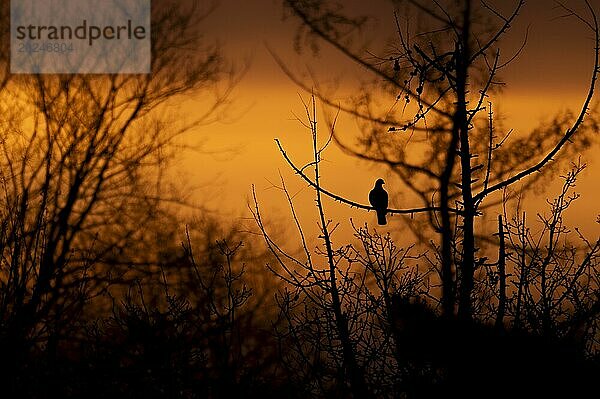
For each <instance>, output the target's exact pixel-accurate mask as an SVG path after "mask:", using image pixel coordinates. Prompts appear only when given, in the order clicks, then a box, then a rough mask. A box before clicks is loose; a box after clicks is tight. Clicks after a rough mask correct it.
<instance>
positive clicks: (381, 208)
mask: <svg viewBox="0 0 600 399" xmlns="http://www.w3.org/2000/svg"><path fill="white" fill-rule="evenodd" d="M384 184H385V182H384V181H383V179H377V181H376V182H375V187H374V188H373V190H371V191H370V192H369V202H370V203H371V206H372V207H373V208H375V212H377V223H378V224H380V225H384V224H387V221H386V219H385V215H386V214H387V207H388V193H387V191H385V190H384V189H383V185H384Z"/></svg>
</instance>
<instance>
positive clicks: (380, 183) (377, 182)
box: [375, 179, 385, 187]
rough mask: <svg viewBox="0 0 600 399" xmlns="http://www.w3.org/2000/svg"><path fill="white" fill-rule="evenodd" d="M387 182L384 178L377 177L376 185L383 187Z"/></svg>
mask: <svg viewBox="0 0 600 399" xmlns="http://www.w3.org/2000/svg"><path fill="white" fill-rule="evenodd" d="M384 184H385V182H384V181H383V179H377V181H376V182H375V186H378V187H381V186H383V185H384Z"/></svg>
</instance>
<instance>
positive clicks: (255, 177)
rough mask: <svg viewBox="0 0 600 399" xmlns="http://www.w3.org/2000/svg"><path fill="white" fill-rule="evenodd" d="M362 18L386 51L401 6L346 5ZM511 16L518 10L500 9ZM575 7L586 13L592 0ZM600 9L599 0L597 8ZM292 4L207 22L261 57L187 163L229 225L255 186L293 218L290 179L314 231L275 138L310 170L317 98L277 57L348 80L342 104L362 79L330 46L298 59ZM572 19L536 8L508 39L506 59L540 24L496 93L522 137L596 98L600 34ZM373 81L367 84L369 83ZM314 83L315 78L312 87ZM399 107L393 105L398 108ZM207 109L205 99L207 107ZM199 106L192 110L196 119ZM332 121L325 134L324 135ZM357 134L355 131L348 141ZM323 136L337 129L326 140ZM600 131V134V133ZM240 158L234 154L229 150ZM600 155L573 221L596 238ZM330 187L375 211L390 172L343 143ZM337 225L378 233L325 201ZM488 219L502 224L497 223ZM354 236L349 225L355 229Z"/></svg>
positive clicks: (356, 214)
mask: <svg viewBox="0 0 600 399" xmlns="http://www.w3.org/2000/svg"><path fill="white" fill-rule="evenodd" d="M343 3H344V4H345V5H347V7H349V9H350V10H352V12H353V13H361V12H368V13H370V14H372V15H374V17H375V18H376V19H375V20H374V21H373V23H372V24H371V25H370V26H371V28H370V29H368V30H367V31H366V32H365V33H366V35H367V36H370V37H373V38H374V39H375V38H379V39H377V40H373V41H372V43H373V44H372V48H370V49H372V50H373V51H374V52H378V51H380V50H381V49H382V44H383V45H384V44H385V38H384V39H383V40H382V39H381V37H385V36H388V35H389V34H390V32H391V31H392V30H393V29H394V26H393V24H394V21H393V15H392V13H393V10H394V7H393V4H392V2H390V1H384V0H380V1H372V2H371V1H369V2H367V1H356V0H353V1H345V2H343ZM495 3H496V4H501V6H502V7H507V6H510V5H512V4H513V3H514V1H512V0H511V1H508V0H506V1H496V2H495ZM567 3H568V4H569V5H571V6H573V7H576V8H578V9H581V5H582V2H581V1H579V0H569V1H567ZM592 3H593V4H594V5H595V6H596V8H597V10H598V12H600V2H598V1H593V2H592ZM284 14H285V13H284V11H283V9H282V6H281V3H280V2H279V1H276V0H251V1H242V0H221V2H220V6H219V7H218V8H217V10H216V11H215V12H214V14H213V15H212V16H211V17H210V18H209V19H208V20H207V21H206V26H205V27H204V29H203V30H204V31H205V32H207V37H208V38H210V39H214V40H218V41H219V43H222V44H223V46H224V50H225V53H226V55H227V56H228V57H230V58H231V59H232V60H233V61H234V62H237V63H238V64H242V63H243V62H244V59H250V66H249V69H248V71H247V72H246V74H245V76H244V78H243V79H242V81H241V82H240V83H239V84H238V86H237V88H236V90H235V92H234V95H233V98H232V99H233V100H234V102H233V105H232V107H231V108H230V110H231V111H232V112H231V113H230V114H228V115H227V116H226V117H225V118H224V119H223V120H222V121H220V122H218V123H215V124H212V125H209V126H205V127H202V128H198V129H197V130H195V131H194V132H192V133H191V134H190V135H189V139H190V140H191V142H193V143H201V144H202V147H203V149H204V150H205V151H208V152H212V153H211V154H202V153H190V154H189V155H188V156H187V158H186V159H185V161H184V162H182V163H180V165H179V166H178V168H179V169H178V170H179V171H180V172H179V173H180V174H181V175H182V176H184V177H185V179H187V180H190V181H193V182H199V183H200V184H201V183H203V182H206V183H207V184H211V185H214V186H213V187H216V188H214V189H213V188H211V191H210V192H211V194H210V195H207V194H206V191H204V190H199V191H198V201H199V203H203V204H204V205H208V206H209V207H210V208H213V209H219V210H220V211H221V213H222V214H223V215H224V216H228V217H247V216H248V214H249V213H248V211H247V206H246V204H247V202H248V201H249V198H250V192H251V185H252V184H255V185H256V190H257V195H258V196H259V200H260V202H261V208H262V211H263V212H264V214H265V216H267V217H269V218H272V219H274V220H285V221H286V223H287V221H288V215H289V212H288V211H287V203H286V200H285V198H284V196H283V195H282V193H281V192H280V191H278V190H277V189H274V188H273V184H279V179H280V178H279V173H280V172H281V174H282V175H283V176H284V177H285V179H286V184H287V185H288V186H289V188H290V191H291V192H292V194H297V196H296V197H295V201H296V204H297V206H298V207H299V208H301V210H302V212H303V214H304V217H305V219H304V222H305V223H306V224H307V225H310V226H307V227H309V228H312V227H314V226H313V225H314V224H315V222H314V218H313V216H314V214H313V213H311V212H313V211H312V206H313V204H314V202H313V192H312V191H311V190H309V189H308V188H306V185H305V184H302V183H300V181H299V179H298V178H297V177H295V176H294V175H293V174H292V173H291V172H290V170H289V168H288V167H287V166H286V165H285V163H284V161H283V159H282V157H281V155H280V154H279V153H278V151H277V148H276V146H275V143H274V141H273V140H274V138H280V139H281V140H282V142H283V144H284V146H285V147H286V149H287V150H288V152H289V153H290V155H291V156H292V157H293V158H294V159H295V160H297V161H298V163H303V162H306V161H308V160H309V157H310V153H309V150H310V145H311V143H310V137H309V135H308V133H306V132H305V130H304V129H303V127H302V126H301V125H300V124H299V123H298V122H297V121H294V116H293V114H296V115H304V110H303V106H302V103H301V102H300V100H299V97H298V95H299V94H300V95H302V96H303V97H304V98H306V99H307V98H308V95H307V93H305V92H303V91H302V90H301V89H300V88H299V87H298V86H296V85H295V84H294V83H293V82H292V81H291V80H290V79H289V77H288V76H286V74H285V73H284V72H283V71H282V70H281V68H280V67H279V66H278V65H277V63H276V62H275V61H274V59H273V57H272V56H271V54H270V53H269V50H268V49H269V48H270V49H272V50H273V51H274V52H275V53H276V54H278V56H279V57H281V58H282V59H283V60H284V61H285V63H286V64H287V65H289V66H290V68H291V69H292V70H293V71H294V72H296V73H300V74H302V73H306V72H307V71H308V70H311V71H313V72H314V73H315V75H316V76H317V77H318V80H319V82H330V81H332V79H334V78H336V77H339V78H340V80H339V85H340V90H339V94H338V95H339V98H337V99H338V100H340V101H343V100H344V88H346V87H349V86H347V84H349V83H348V82H350V83H352V81H353V80H355V79H358V78H359V77H360V76H361V74H360V73H361V70H360V69H359V68H357V67H356V66H353V65H352V64H349V63H348V62H347V61H346V60H344V59H343V58H340V56H339V55H338V54H337V53H335V51H332V49H331V48H329V47H328V46H327V45H323V48H322V51H321V52H320V53H319V55H318V56H313V55H312V54H311V52H310V51H306V52H305V53H303V54H301V55H298V54H297V53H295V52H294V50H293V39H294V33H295V30H296V28H297V26H298V21H297V20H296V19H295V18H294V17H288V18H285V19H284V18H283V16H284ZM562 14H563V12H562V11H560V10H558V9H556V8H554V7H553V2H552V1H546V0H535V1H533V0H530V1H527V4H526V6H525V9H524V11H523V12H522V13H521V15H520V17H519V18H518V20H517V23H516V24H515V25H514V27H513V29H511V30H510V33H509V35H508V36H507V38H506V41H505V46H503V48H504V49H505V50H504V51H505V54H512V53H513V52H514V51H515V50H516V49H518V47H519V46H520V44H521V42H522V41H523V38H524V33H525V30H526V28H527V26H528V25H529V38H528V42H527V46H526V48H525V50H524V52H523V54H522V55H521V56H520V57H519V58H518V59H517V60H516V61H514V62H513V64H511V65H510V66H509V67H508V68H506V69H505V70H504V72H503V73H502V74H501V76H502V78H503V80H504V81H505V82H506V83H507V86H506V88H505V91H504V93H503V94H502V95H501V96H496V98H495V99H494V107H495V109H496V111H497V113H498V114H502V115H503V118H504V126H505V127H506V128H514V129H515V131H516V132H519V134H523V133H524V132H526V131H527V130H528V129H531V128H532V127H534V126H536V125H537V124H538V122H539V121H540V120H543V119H548V118H549V117H550V116H552V115H553V114H555V113H557V112H559V111H560V110H564V109H566V108H571V109H573V110H574V111H577V112H578V110H579V108H580V106H581V104H582V102H583V99H584V97H585V95H586V90H587V86H588V84H589V78H590V72H591V68H592V66H593V63H592V62H593V60H592V57H593V43H592V41H591V34H590V32H588V31H586V30H585V29H584V28H583V27H582V26H581V24H578V23H577V21H575V20H574V19H572V18H571V19H565V18H557V17H559V16H560V15H562ZM363 76H364V75H363ZM307 81H308V80H307ZM389 101H390V104H391V103H392V102H393V99H390V100H389ZM200 103H201V102H200V101H199V102H198V104H200ZM194 104H195V103H194V101H191V105H190V106H189V107H188V108H189V111H187V109H186V112H191V113H193V112H194V106H195V105H194ZM324 125H325V124H324V123H323V124H322V126H323V127H324ZM357 129H358V128H357V125H356V123H355V121H354V119H353V118H352V117H351V116H348V115H343V114H342V115H341V116H340V119H339V122H338V132H341V133H342V134H343V135H346V134H347V135H348V137H350V138H351V137H354V136H355V135H356V132H357ZM346 132H347V133H346ZM321 134H322V135H323V136H325V135H326V132H322V133H321ZM598 134H600V133H598ZM226 149H229V150H231V151H220V150H226ZM599 154H600V149H599V148H598V145H596V146H595V147H594V148H592V149H591V150H590V151H588V152H587V153H585V154H583V156H582V159H583V161H585V162H586V163H587V164H588V169H587V170H586V172H585V173H584V174H583V177H582V178H581V179H580V181H579V182H578V185H577V189H578V192H580V193H581V194H582V198H581V199H579V200H578V201H577V202H576V203H575V205H573V207H572V209H570V210H569V213H568V218H569V220H568V222H569V223H571V224H575V225H579V226H582V227H583V228H584V231H586V232H587V233H588V234H591V235H592V236H597V234H598V231H599V230H600V228H599V227H600V226H599V225H598V224H596V223H594V221H595V219H596V215H598V214H600V207H599V206H598V199H597V198H598V194H599V190H600V188H599V187H598V181H599V177H600V162H599V161H598V160H597V159H598V155H599ZM325 158H326V160H325V162H324V163H323V185H324V187H326V188H327V189H329V190H331V191H334V192H336V193H338V194H341V195H343V196H345V197H347V198H349V199H352V200H355V201H357V202H361V203H367V193H368V191H369V190H370V189H371V187H372V185H373V182H374V181H375V180H376V178H377V177H379V176H385V172H384V171H381V170H378V169H375V168H373V167H370V166H368V165H366V164H365V163H361V162H359V161H357V160H356V159H354V158H351V157H348V156H346V155H343V154H341V152H340V151H339V150H337V149H336V148H334V147H333V146H332V147H331V148H330V149H329V150H328V153H327V154H326V155H325ZM558 187H559V186H558V185H556V184H555V185H551V186H550V187H549V188H548V194H547V195H542V196H540V197H539V198H538V199H536V200H533V199H532V200H531V204H533V206H530V212H532V211H535V212H537V211H540V210H544V209H543V208H542V207H543V202H542V201H541V199H544V198H546V197H547V196H552V195H554V194H555V193H556V191H557V189H558ZM386 188H387V190H388V191H389V192H390V194H391V196H390V198H391V201H390V205H391V206H392V207H397V208H407V207H411V206H421V205H422V204H421V203H408V204H407V203H402V199H403V196H402V193H401V192H400V193H398V192H397V190H395V189H394V184H393V180H390V181H388V184H387V185H386ZM326 206H327V209H326V210H327V211H328V214H329V217H330V218H333V219H335V220H337V221H339V222H341V223H342V224H345V225H347V224H348V223H347V221H348V219H349V218H350V217H352V218H353V220H354V221H355V223H356V224H357V225H361V224H363V223H364V222H365V221H368V222H369V223H372V224H374V220H375V219H374V218H375V216H374V213H366V212H364V211H359V210H351V209H348V208H347V207H346V206H344V205H341V204H337V203H336V204H334V203H332V202H330V201H328V202H326ZM488 217H490V218H492V219H494V218H495V216H494V215H493V214H490V215H488ZM398 220H399V219H398V218H392V222H391V223H390V224H389V225H388V228H390V229H394V228H395V227H397V226H398V225H397V224H396V223H397V222H396V221H398ZM346 227H347V226H346Z"/></svg>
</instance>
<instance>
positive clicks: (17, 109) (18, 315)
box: [0, 2, 238, 379]
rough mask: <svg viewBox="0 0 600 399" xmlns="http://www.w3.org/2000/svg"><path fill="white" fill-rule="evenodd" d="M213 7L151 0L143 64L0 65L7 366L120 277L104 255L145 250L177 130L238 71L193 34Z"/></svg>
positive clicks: (0, 250) (0, 268)
mask: <svg viewBox="0 0 600 399" xmlns="http://www.w3.org/2000/svg"><path fill="white" fill-rule="evenodd" d="M5 5H6V4H3V8H2V10H3V14H2V16H3V18H4V19H3V21H4V22H6V18H7V14H6V13H4V11H5V7H4V6H5ZM211 11H212V6H208V7H206V8H203V7H201V6H199V3H197V2H181V3H178V4H177V5H173V4H172V3H169V2H155V3H154V4H153V7H152V22H153V30H152V54H153V59H152V65H151V69H152V73H150V74H148V75H77V74H72V75H10V74H8V72H6V73H5V74H4V75H3V76H2V79H3V80H2V82H3V86H2V87H1V89H2V90H1V91H0V104H2V120H1V121H0V123H1V124H2V125H1V126H2V128H1V129H0V138H1V140H0V146H1V151H2V160H1V161H0V186H1V192H2V198H1V199H0V204H1V208H0V226H1V230H0V256H1V262H0V284H1V290H0V291H1V292H0V323H1V326H2V328H1V336H0V340H1V342H2V349H3V351H4V354H5V355H4V356H5V358H6V359H8V360H5V362H6V363H7V364H11V365H13V366H11V370H13V371H14V373H18V370H19V364H20V361H19V360H22V358H23V357H24V356H27V354H28V352H29V350H30V349H32V348H33V347H34V346H36V345H38V344H39V345H42V346H44V347H45V348H46V349H48V350H51V347H50V346H48V345H46V344H47V343H48V339H49V338H48V337H49V336H51V335H54V336H55V338H56V339H58V340H60V339H63V338H64V334H66V333H67V332H68V330H69V322H70V321H71V320H74V319H75V317H76V315H79V314H80V312H81V310H82V307H83V306H84V305H85V304H86V303H88V302H89V300H90V299H92V298H93V297H94V296H97V295H99V294H101V293H103V292H104V290H105V289H106V287H107V285H106V284H107V282H109V281H116V282H119V281H121V277H122V275H123V273H124V272H126V271H127V270H123V269H119V268H110V267H106V264H107V262H110V263H111V265H112V266H115V265H116V266H118V264H117V263H114V262H113V261H114V259H116V258H119V257H121V259H122V258H123V257H125V256H126V255H127V256H128V260H129V261H130V263H129V265H132V264H134V263H135V262H133V261H134V260H140V259H141V257H140V256H139V255H140V253H141V252H142V251H139V249H140V248H139V247H138V248H136V249H135V250H134V248H133V245H134V243H135V242H138V243H139V242H144V240H143V234H144V232H145V231H146V232H147V230H146V229H147V228H149V227H151V226H153V225H154V226H156V225H157V224H158V222H159V221H160V220H161V218H162V217H164V215H166V214H167V212H166V208H165V204H167V203H169V202H173V201H174V202H180V201H181V199H180V198H179V197H177V196H174V197H172V196H170V195H168V193H167V192H165V190H163V187H164V186H163V175H164V167H165V165H166V164H167V162H168V161H169V160H170V159H172V158H173V157H174V156H176V152H175V149H176V144H178V143H177V138H178V137H179V136H181V135H182V134H183V133H185V132H187V131H189V130H190V128H192V127H194V126H197V125H198V124H201V123H208V122H210V121H212V120H214V118H215V117H217V116H218V112H219V110H220V109H222V107H223V106H225V105H226V101H225V99H226V98H227V95H228V93H229V91H230V90H231V88H232V87H233V84H234V83H235V80H236V78H237V76H238V74H237V73H236V72H235V70H234V69H233V68H232V67H231V66H230V65H228V63H227V61H226V60H225V59H224V58H223V57H222V55H221V53H220V50H219V48H218V46H217V45H215V44H212V43H209V42H206V41H205V40H204V39H203V38H202V36H201V34H200V33H201V32H200V30H199V27H200V26H201V21H203V20H204V19H205V18H206V17H207V16H208V15H209V14H210V12H211ZM2 26H3V27H4V26H8V23H3V24H2ZM3 33H4V34H6V32H5V31H3ZM5 39H6V38H5V37H4V36H3V43H4V44H5V43H6V40H5ZM3 61H4V62H2V64H1V68H2V70H6V71H8V69H7V68H8V67H7V60H5V59H3ZM199 91H202V92H204V93H207V94H210V96H212V98H213V103H212V104H209V105H208V106H207V107H206V109H204V110H203V111H202V112H199V113H198V116H197V117H195V118H193V119H187V120H185V119H184V120H179V118H178V116H177V115H172V114H171V111H170V106H171V105H173V104H175V103H176V102H177V101H180V100H181V99H182V96H184V95H188V94H191V93H196V92H199ZM210 96H208V95H207V96H206V97H207V98H208V97H210ZM128 252H129V253H128ZM133 254H137V255H133ZM134 256H137V258H134ZM142 260H147V259H142ZM13 375H14V374H13ZM8 378H9V379H10V376H9V377H8Z"/></svg>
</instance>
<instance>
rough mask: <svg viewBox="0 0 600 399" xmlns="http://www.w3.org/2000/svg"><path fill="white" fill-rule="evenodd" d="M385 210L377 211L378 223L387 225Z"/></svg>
mask: <svg viewBox="0 0 600 399" xmlns="http://www.w3.org/2000/svg"><path fill="white" fill-rule="evenodd" d="M385 214H386V212H385V211H377V224H379V225H382V226H383V225H385V224H387V220H386V219H385Z"/></svg>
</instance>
